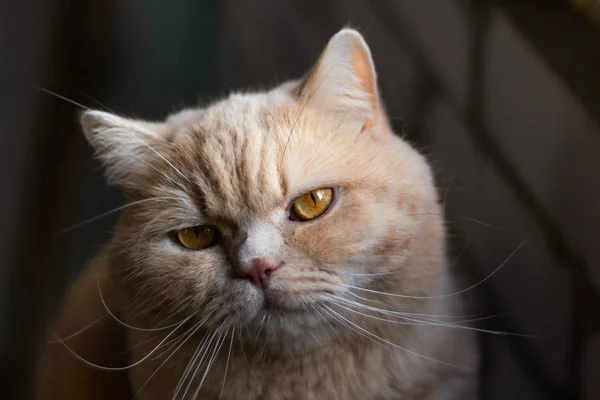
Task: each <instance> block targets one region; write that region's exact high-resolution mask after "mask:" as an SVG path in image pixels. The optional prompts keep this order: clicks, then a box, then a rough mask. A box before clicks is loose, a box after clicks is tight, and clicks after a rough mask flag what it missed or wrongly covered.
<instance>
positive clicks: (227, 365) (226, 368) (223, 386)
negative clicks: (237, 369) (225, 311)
mask: <svg viewBox="0 0 600 400" xmlns="http://www.w3.org/2000/svg"><path fill="white" fill-rule="evenodd" d="M234 338H235V327H233V328H231V341H230V342H229V353H228V355H227V364H225V374H224V375H223V385H221V393H220V394H219V400H220V399H221V398H222V397H223V391H224V390H225V380H226V379H227V371H228V370H229V360H231V349H232V348H233V340H234Z"/></svg>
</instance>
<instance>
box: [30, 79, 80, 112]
mask: <svg viewBox="0 0 600 400" xmlns="http://www.w3.org/2000/svg"><path fill="white" fill-rule="evenodd" d="M33 88H34V89H37V90H39V91H41V92H44V93H46V94H49V95H50V96H54V97H56V98H58V99H60V100H63V101H66V102H67V103H71V104H73V105H75V106H77V107H80V108H83V109H84V110H88V111H91V110H92V109H91V108H89V107H86V106H84V105H83V104H81V103H78V102H76V101H75V100H71V99H69V98H68V97H65V96H62V95H60V94H58V93H56V92H53V91H52V90H49V89H46V88H43V87H41V86H35V85H33Z"/></svg>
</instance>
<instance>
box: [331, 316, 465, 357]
mask: <svg viewBox="0 0 600 400" xmlns="http://www.w3.org/2000/svg"><path fill="white" fill-rule="evenodd" d="M324 307H325V308H327V309H328V310H329V311H331V312H332V313H334V314H336V315H338V316H339V317H340V318H341V319H343V320H344V321H346V322H347V323H349V324H351V325H352V326H354V327H356V328H357V329H359V330H361V331H362V332H365V333H366V334H368V335H369V336H372V337H374V338H377V339H379V340H381V341H383V342H384V343H387V344H389V345H390V346H393V347H396V348H398V349H400V350H402V351H405V352H407V353H409V354H412V355H414V356H416V357H419V358H423V359H425V360H429V361H432V362H435V363H439V364H443V365H447V366H450V367H456V368H461V369H470V368H468V367H464V366H460V365H456V364H452V363H448V362H445V361H441V360H436V359H435V358H431V357H427V356H424V355H422V354H419V353H417V352H414V351H412V350H409V349H407V348H405V347H402V346H400V345H397V344H396V343H393V342H390V341H389V340H386V339H383V338H381V337H379V336H377V335H375V334H374V333H371V332H369V331H368V330H366V329H364V328H362V327H361V326H359V325H357V324H355V323H354V322H352V321H350V320H349V319H347V318H345V317H343V316H342V315H340V314H339V313H337V312H335V311H333V310H332V309H331V308H329V307H327V306H324Z"/></svg>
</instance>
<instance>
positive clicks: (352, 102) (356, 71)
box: [296, 29, 387, 131]
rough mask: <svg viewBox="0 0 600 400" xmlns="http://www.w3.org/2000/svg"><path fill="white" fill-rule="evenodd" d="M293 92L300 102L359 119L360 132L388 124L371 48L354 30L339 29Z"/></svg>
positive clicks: (345, 116)
mask: <svg viewBox="0 0 600 400" xmlns="http://www.w3.org/2000/svg"><path fill="white" fill-rule="evenodd" d="M296 93H297V94H298V95H299V96H300V99H301V101H305V102H310V103H312V105H315V106H317V107H320V108H322V109H325V110H327V111H328V112H334V113H340V114H342V116H343V117H344V118H357V119H359V120H360V121H361V122H362V123H363V125H362V130H363V131H367V130H376V129H378V128H381V127H382V125H383V124H386V125H387V119H386V116H385V112H384V110H383V106H382V104H381V100H380V98H379V92H378V90H377V74H376V73H375V65H374V64H373V59H372V58H371V51H370V50H369V47H368V46H367V43H366V42H365V40H364V39H363V37H362V36H361V34H360V33H358V32H357V31H356V30H354V29H342V30H341V31H340V32H338V33H337V34H335V35H334V36H333V37H332V38H331V39H330V41H329V43H328V44H327V46H326V47H325V50H323V52H322V53H321V55H320V56H319V59H318V60H317V62H316V64H315V65H314V67H313V68H312V70H311V71H310V72H309V73H308V75H307V76H306V78H305V79H304V80H303V81H302V82H301V83H300V85H299V86H298V88H297V92H296Z"/></svg>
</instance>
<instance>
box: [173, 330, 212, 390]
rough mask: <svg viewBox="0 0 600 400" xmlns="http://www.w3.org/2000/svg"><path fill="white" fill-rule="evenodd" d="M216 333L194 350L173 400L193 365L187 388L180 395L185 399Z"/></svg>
mask: <svg viewBox="0 0 600 400" xmlns="http://www.w3.org/2000/svg"><path fill="white" fill-rule="evenodd" d="M217 333H218V330H215V331H214V332H213V333H212V334H211V335H210V338H209V339H208V341H206V340H203V341H202V342H200V343H199V344H198V347H197V348H196V351H195V352H194V355H193V356H192V359H191V361H190V362H189V363H188V368H186V370H187V372H185V371H184V372H185V373H184V374H183V375H182V379H181V386H180V387H179V388H178V389H177V390H176V391H175V393H174V394H173V400H174V399H175V398H176V397H177V395H178V394H179V391H180V390H181V388H182V387H183V383H184V382H185V381H186V379H187V377H188V376H189V375H190V372H192V369H193V368H194V365H196V369H195V370H194V373H193V374H192V375H191V376H190V379H189V381H188V384H187V386H186V388H185V391H184V392H183V394H182V395H181V398H182V399H185V395H186V394H187V392H188V390H189V389H190V386H191V385H192V381H193V380H194V377H195V376H196V374H197V373H198V369H200V366H201V365H202V361H204V358H205V357H206V355H207V354H208V352H209V349H210V346H211V345H212V342H213V340H214V339H215V337H216V336H217ZM207 337H208V335H207ZM201 354H202V357H201V358H200V360H199V361H198V362H197V363H196V361H197V360H198V358H199V357H200V355H201Z"/></svg>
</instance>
